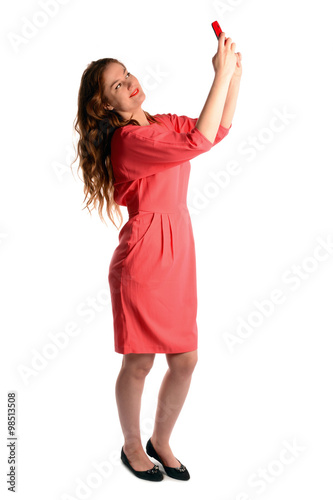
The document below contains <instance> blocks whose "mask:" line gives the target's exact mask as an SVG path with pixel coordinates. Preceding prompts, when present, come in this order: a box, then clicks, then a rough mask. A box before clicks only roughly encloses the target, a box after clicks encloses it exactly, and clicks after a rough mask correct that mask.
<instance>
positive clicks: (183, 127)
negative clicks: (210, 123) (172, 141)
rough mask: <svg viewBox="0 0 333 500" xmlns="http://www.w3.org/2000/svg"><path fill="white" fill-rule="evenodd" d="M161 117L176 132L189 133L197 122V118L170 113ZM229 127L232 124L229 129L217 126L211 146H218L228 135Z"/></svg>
mask: <svg viewBox="0 0 333 500" xmlns="http://www.w3.org/2000/svg"><path fill="white" fill-rule="evenodd" d="M162 116H165V117H166V118H167V119H168V120H169V121H170V124H171V125H172V126H173V129H174V130H175V131H176V132H190V131H191V130H192V129H193V128H194V127H195V125H196V123H197V121H198V118H189V117H188V116H185V115H176V114H171V113H167V114H165V115H162ZM231 127H232V124H231V125H230V127H229V128H226V127H223V126H222V125H220V126H219V128H218V131H217V134H216V137H215V141H214V143H213V146H215V145H216V144H218V143H219V142H220V141H222V139H224V137H225V136H226V135H228V133H229V130H230V129H231Z"/></svg>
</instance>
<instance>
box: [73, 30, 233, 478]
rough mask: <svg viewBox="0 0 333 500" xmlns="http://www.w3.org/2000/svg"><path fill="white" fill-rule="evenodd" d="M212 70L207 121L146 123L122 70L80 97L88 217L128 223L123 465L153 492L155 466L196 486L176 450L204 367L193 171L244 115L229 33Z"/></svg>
mask: <svg viewBox="0 0 333 500" xmlns="http://www.w3.org/2000/svg"><path fill="white" fill-rule="evenodd" d="M212 62H213V67H214V71H215V76H214V81H213V84H212V86H211V89H210V92H209V94H208V97H207V100H206V102H205V105H204V107H203V109H202V111H201V114H200V116H199V118H198V119H193V118H188V117H187V116H184V115H181V116H178V115H176V114H171V113H169V114H155V115H154V116H152V115H150V114H149V113H148V112H146V111H144V110H143V109H142V107H141V106H142V103H143V101H144V99H145V94H144V92H143V90H142V88H141V85H140V83H139V81H138V80H137V78H135V76H133V75H132V74H131V73H129V72H128V71H127V68H126V67H125V66H124V64H123V63H121V62H120V61H118V60H117V59H111V58H106V59H100V60H98V61H93V62H92V63H91V64H90V65H89V66H88V67H87V69H86V70H85V72H84V73H83V75H82V79H81V85H80V90H79V96H78V114H77V118H76V124H75V129H76V131H77V132H78V133H79V134H80V139H79V142H78V156H79V157H80V165H79V167H80V168H81V169H82V171H83V176H84V178H83V180H84V192H85V195H86V197H85V200H86V199H87V197H89V200H88V202H87V205H86V207H87V208H89V205H90V204H91V203H93V207H94V208H96V207H98V210H99V214H100V217H101V218H102V220H104V219H103V216H102V209H103V204H104V202H105V203H106V209H107V214H108V216H109V218H110V220H111V221H112V223H113V224H114V225H116V224H115V223H114V220H113V216H112V212H113V211H114V212H115V213H116V214H117V216H118V217H119V218H120V220H121V223H122V215H121V211H120V209H119V205H122V206H126V207H127V211H128V215H129V219H128V221H127V222H126V223H125V225H124V226H123V227H122V229H121V230H120V233H119V245H118V246H117V248H116V249H115V251H114V253H113V255H112V259H111V262H110V268H109V284H110V292H111V300H112V312H113V326H114V341H115V351H116V352H118V353H121V354H123V359H122V366H121V369H120V372H119V375H118V378H117V381H116V387H115V393H116V400H117V405H118V412H119V419H120V423H121V427H122V431H123V434H124V441H125V442H124V446H123V447H122V449H121V459H122V461H123V463H124V464H125V465H126V466H127V467H128V468H129V470H131V472H133V473H134V474H135V475H136V476H137V477H139V478H141V479H148V480H152V481H160V480H161V479H163V475H162V473H161V471H160V470H159V467H158V466H157V465H154V463H153V462H151V461H150V459H149V458H148V456H147V454H148V455H149V456H151V457H153V458H155V459H156V460H158V461H159V462H160V463H161V464H162V465H163V467H164V470H165V472H166V474H167V475H168V476H170V477H173V478H174V479H180V480H188V479H189V478H190V475H189V472H188V470H187V468H186V467H185V466H184V465H183V464H182V463H181V462H180V461H179V460H178V459H177V458H176V457H175V456H174V454H173V452H172V450H171V447H170V445H169V440H170V436H171V432H172V429H173V427H174V425H175V423H176V420H177V418H178V416H179V413H180V411H181V408H182V406H183V404H184V401H185V398H186V396H187V393H188V390H189V387H190V382H191V377H192V373H193V370H194V368H195V365H196V363H197V360H198V353H197V341H198V331H197V323H196V314H197V287H196V261H195V246H194V238H193V231H192V225H191V219H190V214H189V211H188V208H187V205H186V196H187V187H188V181H189V175H190V168H191V166H190V160H191V159H192V158H195V157H197V156H198V155H200V154H202V153H205V152H207V151H209V150H210V149H211V148H212V147H213V146H215V145H216V144H218V143H219V142H220V141H221V140H222V139H223V138H224V137H225V136H226V135H227V134H228V133H229V130H230V128H231V125H232V119H233V116H234V112H235V108H236V101H237V97H238V91H239V85H240V78H241V74H242V67H241V54H240V53H235V43H232V42H231V38H225V33H224V32H222V33H221V35H220V37H219V41H218V50H217V53H216V54H215V55H214V57H213V59H212ZM187 85H193V82H187ZM120 225H121V224H120ZM156 353H165V355H166V360H167V363H168V367H169V368H168V370H167V372H166V374H165V377H164V379H163V381H162V385H161V388H160V391H159V396H158V406H157V411H156V418H155V426H154V430H153V433H152V436H151V438H150V439H149V440H148V442H147V444H146V452H147V454H146V453H145V451H144V449H143V446H142V443H141V437H140V408H141V396H142V392H143V388H144V382H145V377H146V376H147V374H148V373H149V371H150V369H151V368H152V366H153V362H154V358H155V354H156Z"/></svg>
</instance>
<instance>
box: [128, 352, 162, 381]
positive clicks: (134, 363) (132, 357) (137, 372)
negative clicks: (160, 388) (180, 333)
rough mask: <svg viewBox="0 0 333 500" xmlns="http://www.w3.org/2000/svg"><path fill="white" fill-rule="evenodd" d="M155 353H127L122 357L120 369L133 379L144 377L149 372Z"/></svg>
mask: <svg viewBox="0 0 333 500" xmlns="http://www.w3.org/2000/svg"><path fill="white" fill-rule="evenodd" d="M154 359H155V353H144V354H141V353H129V354H124V355H123V361H122V368H123V369H125V370H126V371H128V372H129V373H131V375H133V376H135V377H145V376H146V375H148V373H149V372H150V370H151V368H152V366H153V364H154Z"/></svg>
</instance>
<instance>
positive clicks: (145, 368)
mask: <svg viewBox="0 0 333 500" xmlns="http://www.w3.org/2000/svg"><path fill="white" fill-rule="evenodd" d="M154 359H155V354H154V353H147V354H136V353H130V354H124V356H123V362H122V367H121V369H120V372H119V375H118V378H117V381H116V386H115V393H116V401H117V406H118V413H119V419H120V424H121V427H122V430H123V434H124V439H125V443H124V452H125V454H126V456H127V458H128V460H129V462H130V464H131V466H132V467H133V468H134V469H135V470H140V471H143V470H148V469H151V468H152V467H154V465H155V464H154V463H153V462H151V461H150V460H149V458H148V456H147V454H146V452H145V450H144V449H143V447H142V442H141V435H140V409H141V396H142V392H143V388H144V383H145V378H146V376H147V374H148V373H149V371H150V369H151V368H152V366H153V363H154Z"/></svg>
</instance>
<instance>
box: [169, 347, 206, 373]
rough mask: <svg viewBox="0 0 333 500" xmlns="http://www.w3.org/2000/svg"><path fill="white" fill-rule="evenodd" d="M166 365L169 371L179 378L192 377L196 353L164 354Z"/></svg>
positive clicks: (196, 358) (196, 360) (196, 359)
mask: <svg viewBox="0 0 333 500" xmlns="http://www.w3.org/2000/svg"><path fill="white" fill-rule="evenodd" d="M166 359H167V363H168V365H169V368H170V370H171V371H172V372H173V373H175V374H177V375H179V376H185V377H186V376H190V375H192V373H193V371H194V368H195V366H196V364H197V362H198V351H197V350H195V351H190V352H182V353H175V354H169V353H168V354H166Z"/></svg>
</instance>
